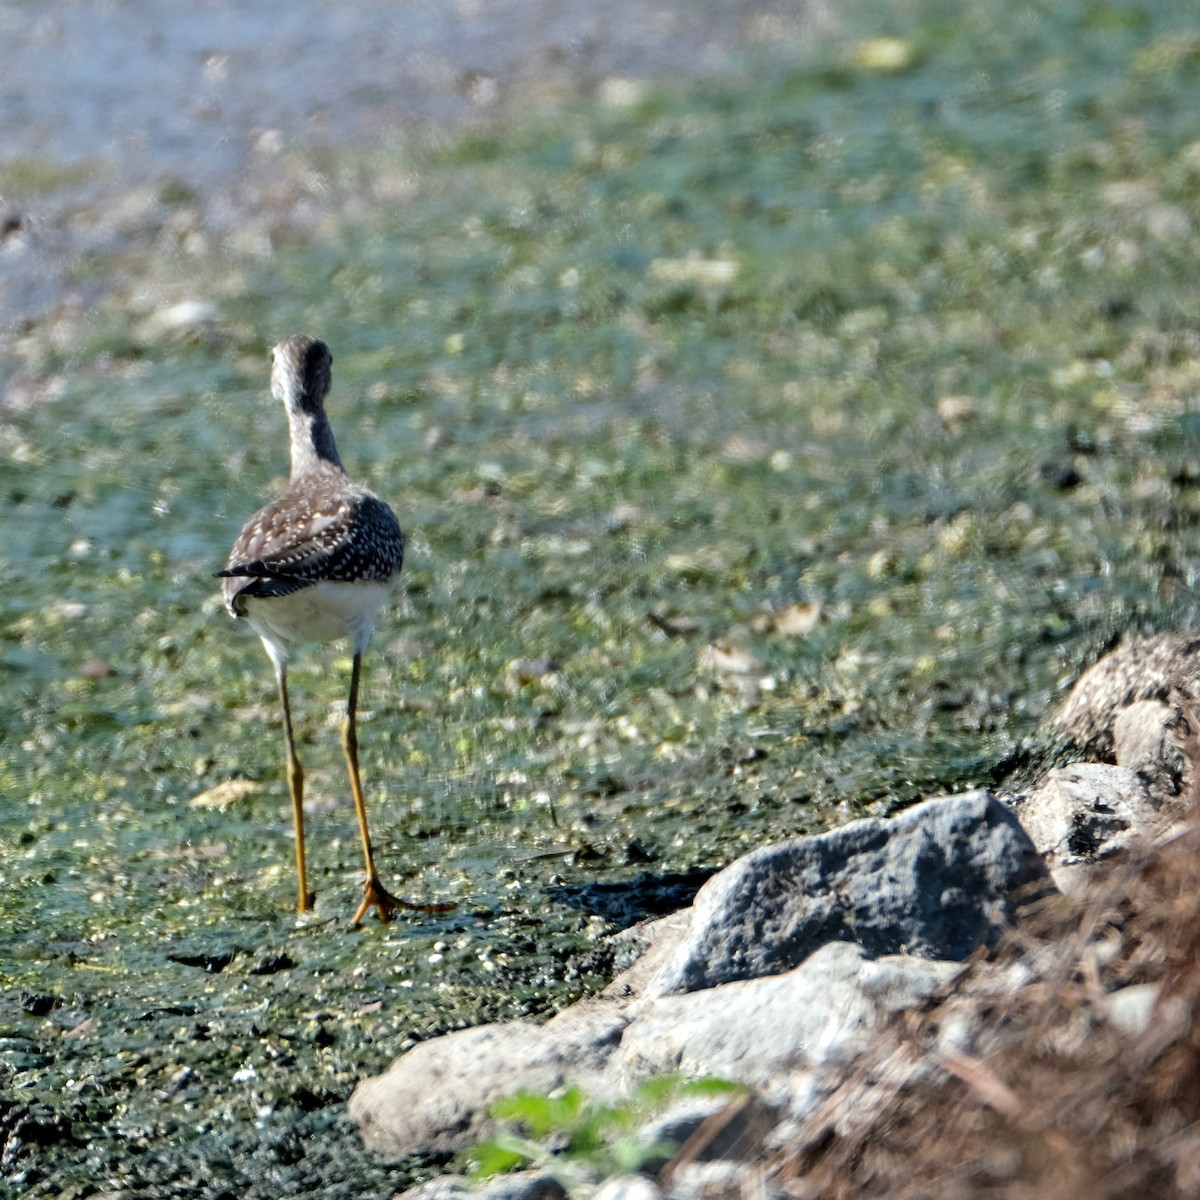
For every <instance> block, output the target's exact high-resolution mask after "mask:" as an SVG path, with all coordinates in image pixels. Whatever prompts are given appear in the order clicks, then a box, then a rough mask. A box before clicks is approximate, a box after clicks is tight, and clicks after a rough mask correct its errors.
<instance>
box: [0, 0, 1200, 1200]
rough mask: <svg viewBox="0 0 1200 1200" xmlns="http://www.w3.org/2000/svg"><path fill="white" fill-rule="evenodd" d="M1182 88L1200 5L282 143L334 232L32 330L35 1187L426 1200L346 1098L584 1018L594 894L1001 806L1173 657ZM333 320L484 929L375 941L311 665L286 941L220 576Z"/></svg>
mask: <svg viewBox="0 0 1200 1200" xmlns="http://www.w3.org/2000/svg"><path fill="white" fill-rule="evenodd" d="M1198 85H1200V38H1198V37H1197V34H1196V33H1195V32H1194V30H1192V29H1191V28H1190V27H1188V26H1187V25H1186V24H1185V22H1184V20H1183V17H1182V15H1180V13H1178V12H1177V11H1176V10H1175V8H1174V7H1173V6H1167V5H1149V4H1148V5H1142V6H1139V5H1133V4H1131V5H1110V6H1099V7H1098V6H1096V5H1094V4H1084V3H1078V4H1072V3H1067V4H1063V3H1059V2H1055V3H1045V4H1027V5H1022V6H1019V7H1018V8H1017V9H1011V8H1010V9H1006V10H1005V11H1003V12H1001V11H1000V9H999V8H998V7H997V6H994V5H991V4H982V3H981V4H979V5H970V4H968V5H963V4H953V5H946V6H941V5H937V4H916V5H911V6H907V7H904V8H902V9H891V10H889V12H888V14H887V15H886V17H884V16H882V15H880V14H879V13H877V12H872V11H859V12H858V13H857V14H856V15H853V16H846V17H845V18H844V28H843V29H842V30H841V31H840V32H839V33H838V34H837V35H836V36H831V37H830V38H829V39H828V41H827V42H825V43H822V44H821V45H820V46H818V47H815V48H813V49H812V50H811V51H810V52H809V53H808V54H807V55H806V56H805V58H804V60H803V61H802V62H800V63H798V64H797V65H795V66H793V67H791V68H785V67H780V66H772V67H770V68H769V69H767V68H764V69H763V70H761V71H759V72H757V73H754V74H753V75H748V76H747V77H745V78H741V79H734V80H724V81H721V82H719V83H713V82H710V83H707V84H705V85H704V86H699V85H697V86H692V87H687V88H678V89H673V90H669V91H655V90H652V89H645V88H634V87H627V88H618V89H613V90H612V94H610V95H608V97H607V102H605V103H600V102H597V103H596V104H595V105H588V106H586V107H580V108H576V109H573V110H571V111H570V112H567V113H562V114H559V115H557V116H554V117H545V118H543V119H539V120H538V121H536V123H518V124H515V125H511V126H510V125H502V126H495V127H493V128H490V129H488V130H485V131H481V132H479V131H477V132H475V133H472V134H466V135H463V136H460V137H456V138H446V139H441V140H440V141H439V142H438V143H437V144H433V143H430V142H425V143H422V144H420V146H419V147H418V146H417V145H416V144H415V143H414V144H413V145H411V146H408V147H400V148H398V147H395V146H393V147H390V148H388V149H386V150H380V149H376V150H371V151H367V150H363V151H361V152H357V151H354V152H352V151H346V152H342V153H338V154H334V153H333V152H327V153H324V154H318V153H316V152H313V153H311V154H308V155H307V156H305V157H304V158H303V159H300V158H296V157H288V156H287V155H284V156H282V157H281V159H280V164H279V170H280V173H281V176H286V177H287V178H289V179H291V180H293V181H294V180H297V179H305V180H309V181H310V182H311V184H312V186H313V188H314V194H315V193H316V192H319V193H320V195H321V196H322V204H323V205H324V211H325V212H327V213H328V214H329V215H328V216H326V217H325V218H323V219H322V220H321V221H320V222H315V223H314V224H313V225H312V226H311V227H310V228H308V229H307V230H306V231H305V232H303V233H298V232H293V233H292V234H290V235H289V234H287V232H286V231H275V233H274V234H273V235H271V236H266V235H264V236H263V237H262V238H257V239H251V240H250V242H243V241H239V240H237V239H221V238H204V237H198V238H196V239H191V240H189V239H183V240H182V241H181V242H180V243H178V244H172V245H171V246H170V248H169V251H168V250H167V249H164V248H163V247H159V249H158V251H156V252H155V253H153V254H144V255H142V256H140V257H136V256H135V257H125V258H123V259H122V261H121V262H120V263H119V264H117V265H118V266H119V275H120V276H121V277H124V278H127V279H129V280H131V281H132V282H131V283H130V285H129V287H128V288H127V289H125V288H118V289H117V290H116V291H115V292H111V293H109V294H107V295H106V296H105V298H104V299H103V300H102V301H101V302H99V303H97V304H96V305H95V306H94V307H92V308H90V309H89V310H87V311H86V312H79V311H73V310H64V311H62V312H59V313H57V314H55V315H53V316H50V317H48V318H46V319H45V320H42V321H39V322H37V323H35V324H33V325H31V326H29V327H27V328H26V329H24V330H22V331H21V332H20V333H19V335H15V336H14V337H13V345H12V350H11V357H10V362H9V364H8V366H7V367H6V374H7V377H8V379H9V381H10V386H9V391H8V393H7V395H6V403H5V407H4V409H3V413H2V421H0V454H2V462H0V489H2V491H0V494H2V495H3V497H4V504H5V522H4V540H3V545H2V546H0V557H2V558H3V563H4V577H5V588H4V591H3V595H2V597H0V619H2V621H3V629H2V637H0V671H2V673H3V674H2V677H3V680H4V694H5V698H6V704H5V706H4V709H3V717H2V719H3V733H4V741H3V751H2V757H0V822H2V824H0V1079H2V1080H3V1089H2V1091H0V1135H2V1136H0V1141H2V1143H3V1148H2V1151H0V1154H2V1157H0V1171H2V1173H3V1174H2V1176H0V1178H2V1179H3V1180H4V1181H5V1183H6V1185H7V1186H9V1187H10V1188H11V1189H12V1190H13V1191H14V1193H17V1194H21V1195H23V1196H56V1197H60V1196H64V1197H72V1196H86V1195H93V1194H107V1195H154V1196H181V1197H183V1196H187V1197H193V1196H194V1197H217V1196H239V1197H260V1196H262V1197H265V1196H272V1197H274V1196H279V1195H299V1194H303V1195H311V1196H327V1197H335V1196H338V1197H340V1196H345V1197H350V1196H354V1197H362V1196H375V1195H377V1196H387V1195H389V1194H390V1193H391V1191H392V1190H394V1189H396V1188H398V1187H399V1186H401V1185H402V1184H403V1183H404V1182H406V1181H408V1180H411V1179H412V1178H415V1177H416V1174H417V1173H418V1172H419V1171H420V1169H421V1166H422V1164H419V1163H414V1162H403V1163H386V1162H378V1161H373V1160H369V1159H367V1158H366V1157H365V1156H364V1155H363V1154H362V1152H361V1151H360V1149H359V1148H358V1143H357V1140H356V1137H355V1135H354V1132H353V1130H352V1129H350V1127H349V1126H348V1123H347V1122H346V1119H345V1116H344V1101H345V1098H346V1096H347V1095H348V1093H349V1091H350V1089H351V1087H352V1086H353V1083H354V1081H355V1080H356V1079H357V1078H359V1077H360V1076H362V1075H364V1074H366V1073H369V1072H372V1071H377V1070H379V1069H380V1068H381V1067H382V1066H383V1065H384V1064H385V1063H386V1062H387V1061H389V1060H390V1059H391V1058H392V1057H393V1056H394V1055H395V1054H396V1053H398V1052H399V1051H400V1050H402V1049H403V1048H404V1047H405V1046H406V1045H408V1044H411V1043H412V1042H414V1041H416V1040H419V1039H422V1038H426V1037H429V1036H431V1035H433V1034H436V1033H439V1032H442V1031H445V1030H447V1029H451V1028H455V1027H460V1026H463V1025H466V1024H471V1023H475V1022H479V1021H484V1020H493V1019H498V1018H503V1017H507V1016H517V1015H529V1014H540V1013H547V1012H551V1011H553V1010H555V1009H556V1008H558V1007H561V1006H562V1005H564V1004H566V1003H568V1002H569V1001H571V1000H573V999H574V998H576V997H577V996H578V995H580V994H581V993H582V992H584V991H585V990H587V989H588V988H589V987H592V986H595V985H597V984H598V983H599V982H600V980H601V979H602V978H603V975H604V972H605V970H606V969H607V963H606V959H605V955H604V951H603V945H602V938H603V935H604V934H605V932H606V931H607V930H608V929H609V928H611V925H610V923H609V922H608V921H607V920H606V919H605V915H604V914H601V913H596V912H594V911H590V910H589V908H588V907H587V905H586V904H581V903H580V901H579V897H578V894H577V891H576V890H574V889H579V888H581V887H583V886H585V885H587V884H589V883H594V882H600V883H606V884H618V883H622V882H629V881H634V880H638V879H643V880H644V878H645V877H646V876H661V875H667V874H671V873H682V872H688V871H691V870H692V869H693V868H710V867H715V866H718V865H720V864H722V863H724V862H727V861H729V860H730V859H732V858H733V857H735V856H736V855H738V854H740V853H742V852H743V851H745V850H746V849H748V848H750V847H752V846H755V845H758V844H761V843H762V842H764V841H767V840H770V839H778V838H781V837H786V836H788V835H791V834H797V833H804V832H808V831H812V830H815V829H820V828H824V827H827V826H829V825H830V824H833V823H837V822H841V821H844V820H847V819H850V818H852V817H855V816H859V815H863V814H882V813H889V812H893V811H896V810H897V809H899V808H901V807H903V806H904V805H907V804H909V803H910V802H912V801H913V800H914V799H916V798H917V797H919V796H922V795H927V794H932V793H934V792H937V791H941V790H946V789H956V788H962V787H966V786H970V785H975V784H980V783H984V784H986V783H989V782H990V781H991V780H993V779H994V778H996V777H998V776H999V775H1002V774H1003V773H1004V771H1005V770H1007V769H1008V767H1007V766H1006V764H1011V763H1013V762H1015V761H1017V760H1019V759H1020V758H1021V756H1022V755H1023V754H1025V753H1027V752H1028V751H1029V749H1030V747H1031V746H1033V745H1034V744H1035V740H1036V729H1037V725H1038V722H1039V720H1040V718H1041V717H1042V716H1043V715H1044V714H1045V713H1046V712H1047V710H1048V708H1049V706H1050V705H1051V704H1052V703H1053V701H1054V699H1055V697H1056V695H1057V692H1058V689H1059V687H1060V685H1061V683H1062V681H1064V680H1066V679H1069V678H1071V677H1072V676H1073V674H1074V673H1075V672H1076V671H1077V670H1078V669H1079V668H1080V667H1081V666H1082V665H1084V664H1086V663H1087V662H1089V661H1091V659H1092V658H1094V657H1095V656H1096V654H1097V653H1098V652H1099V650H1100V649H1101V648H1102V647H1103V646H1105V645H1107V644H1109V643H1110V642H1111V641H1112V640H1113V639H1114V638H1115V637H1117V636H1119V634H1120V633H1121V632H1123V631H1125V630H1129V629H1138V628H1169V627H1182V626H1186V625H1189V624H1190V623H1191V622H1192V621H1193V620H1194V616H1195V605H1194V600H1193V596H1192V590H1191V586H1192V582H1193V579H1194V574H1195V564H1196V562H1197V561H1198V552H1200V546H1198V544H1197V541H1198V539H1197V532H1196V530H1197V518H1198V516H1200V443H1198V442H1197V433H1198V430H1200V416H1198V412H1200V409H1198V404H1197V386H1198V382H1200V367H1198V366H1197V349H1198V345H1200V336H1198V333H1197V329H1198V316H1200V313H1198V311H1197V304H1196V288H1195V281H1196V279H1197V278H1198V277H1200V271H1198V267H1200V263H1198V262H1197V257H1198V256H1197V250H1196V246H1197V241H1196V238H1195V236H1194V232H1195V229H1196V226H1197V223H1198V222H1200V204H1198V202H1197V199H1196V197H1197V195H1198V194H1200V189H1198V185H1200V126H1198V125H1197V123H1196V119H1195V117H1196V107H1195V96H1196V94H1197V86H1198ZM157 202H158V203H159V204H161V205H163V206H166V207H167V208H168V209H169V208H170V207H171V206H172V205H174V206H178V207H179V208H180V209H183V208H185V207H186V205H187V203H188V198H187V195H186V194H184V193H182V192H180V193H175V192H166V193H164V194H163V195H161V196H160V197H159V199H158V201H157ZM112 265H113V264H110V263H85V264H81V265H80V268H79V269H80V270H93V269H94V270H99V271H107V270H108V269H109V268H110V267H111V266H112ZM183 302H189V303H190V305H191V306H190V307H186V308H182V309H181V308H178V307H172V306H176V305H179V304H180V303H183ZM298 331H306V332H310V333H312V334H314V335H318V336H320V337H322V338H324V339H325V340H326V341H327V342H328V343H329V344H330V345H331V347H332V349H333V353H334V359H335V361H334V390H333V393H332V395H331V398H330V402H329V409H330V414H331V418H332V421H333V424H334V428H335V430H336V432H337V434H338V438H339V445H340V448H341V450H342V453H343V457H344V458H345V459H346V462H347V465H348V466H349V467H350V468H351V469H352V471H353V472H354V473H355V475H356V476H357V477H359V478H361V479H362V480H363V481H364V482H366V483H367V484H369V485H370V486H371V487H373V488H374V489H375V490H377V491H378V492H379V493H380V494H382V495H383V496H385V497H387V498H388V499H389V501H390V502H391V503H392V505H393V507H394V508H395V509H396V510H397V513H398V514H399V516H400V518H401V523H402V524H403V525H404V527H405V528H406V530H407V531H408V533H409V536H410V552H409V562H408V564H407V565H406V568H405V575H404V579H403V586H402V588H401V589H400V592H399V594H398V598H397V603H396V605H395V607H394V609H393V611H392V612H391V613H390V614H389V615H388V616H387V617H386V619H385V620H384V621H383V622H382V625H381V628H380V629H379V631H378V632H377V634H376V639H375V642H374V644H373V647H372V651H371V653H370V655H369V657H368V660H367V671H366V677H365V680H364V692H363V697H362V703H363V711H362V713H361V724H360V746H361V756H362V761H363V772H364V778H365V782H366V787H367V800H368V804H369V806H370V812H371V819H372V828H373V832H374V834H375V842H376V849H377V856H378V860H379V864H380V867H381V870H382V872H383V874H384V877H385V880H386V881H387V882H388V884H389V886H392V887H393V889H394V890H397V891H399V892H402V893H403V894H405V895H406V896H408V897H409V898H411V899H415V900H421V901H429V902H433V903H441V902H451V903H453V904H454V905H455V907H454V909H453V910H452V911H449V912H446V913H441V914H438V915H427V914H419V913H414V914H411V915H408V916H406V917H405V918H404V919H401V920H397V921H396V922H395V923H393V924H391V925H389V926H386V927H384V926H380V925H378V924H375V923H368V924H366V925H365V926H364V927H363V928H362V929H359V930H357V931H352V930H351V929H350V928H349V927H348V922H349V917H350V914H351V913H352V912H353V911H354V908H355V906H356V904H357V900H358V893H359V888H360V879H359V870H360V858H359V848H358V844H357V841H356V836H355V831H354V824H353V814H352V811H351V808H350V801H349V796H348V791H347V788H346V785H345V781H344V772H343V767H342V763H341V756H340V752H339V750H338V746H337V722H338V720H339V718H340V713H341V706H342V705H343V704H344V700H345V683H346V676H347V667H348V664H347V662H346V661H345V659H344V658H342V657H339V654H340V652H339V651H337V650H329V649H324V650H318V649H315V648H314V649H313V650H312V651H310V652H308V653H307V654H306V655H303V656H302V657H300V658H299V659H298V661H297V662H296V665H295V667H294V669H293V672H292V693H293V703H294V706H295V715H296V720H297V725H298V729H299V731H300V739H301V753H302V756H303V758H304V761H305V765H306V768H307V771H308V783H309V800H310V811H309V817H308V839H309V853H310V864H309V870H310V881H311V883H312V884H313V886H314V887H315V889H316V891H317V893H318V901H317V908H316V912H315V914H313V915H312V916H311V917H306V918H303V919H298V918H297V917H296V916H295V915H294V914H293V913H292V912H291V911H290V908H291V906H292V904H293V902H294V880H293V877H292V865H291V862H292V860H291V846H290V838H291V829H290V817H289V812H288V803H287V789H286V784H285V782H284V780H283V776H282V762H281V745H280V737H279V733H278V714H277V711H276V702H275V696H274V687H273V681H272V679H271V675H270V670H269V667H268V663H267V660H266V658H265V656H264V655H263V653H262V650H261V648H260V647H259V646H258V644H257V642H256V641H255V640H254V639H253V637H252V636H250V635H249V634H247V633H245V632H244V631H243V630H241V629H239V628H236V627H234V626H233V625H232V624H231V623H230V622H229V621H228V619H227V618H226V617H225V615H224V613H223V612H222V610H221V606H220V603H219V599H218V597H217V591H216V588H215V587H214V583H215V581H214V580H213V578H212V573H213V572H214V571H215V570H217V569H219V567H220V566H221V564H222V563H223V561H224V556H225V554H226V552H227V549H228V545H229V542H230V540H231V538H232V537H233V535H234V534H235V533H236V531H237V529H238V527H239V525H240V523H241V521H242V520H243V519H244V518H245V516H247V515H248V514H249V513H250V512H252V511H253V510H254V509H255V508H256V507H257V506H258V505H259V504H260V503H261V502H262V501H263V500H264V499H265V498H266V497H267V496H269V495H270V494H272V492H273V491H274V490H275V489H276V488H277V487H278V485H279V482H280V480H281V477H282V475H283V474H284V473H285V471H286V446H285V441H284V437H285V428H284V422H283V416H282V413H281V412H280V411H279V410H278V408H277V405H276V404H275V402H274V401H272V400H271V399H270V397H269V396H268V394H267V388H266V377H267V370H268V362H267V357H266V354H267V349H268V347H269V346H270V345H271V343H272V342H274V341H275V340H277V339H278V338H279V337H281V336H283V335H286V334H288V333H292V332H298ZM415 1102H419V1098H416V1097H414V1103H415Z"/></svg>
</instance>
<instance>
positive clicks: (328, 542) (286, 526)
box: [219, 335, 407, 925]
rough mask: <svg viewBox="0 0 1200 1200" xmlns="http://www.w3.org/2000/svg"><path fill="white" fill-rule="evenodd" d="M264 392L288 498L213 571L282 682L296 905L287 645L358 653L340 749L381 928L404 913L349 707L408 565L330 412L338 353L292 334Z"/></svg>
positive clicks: (295, 777) (300, 787) (305, 899)
mask: <svg viewBox="0 0 1200 1200" xmlns="http://www.w3.org/2000/svg"><path fill="white" fill-rule="evenodd" d="M271 355H272V359H273V364H274V365H273V368H272V371H271V392H272V394H273V395H274V397H275V398H276V399H277V400H279V401H281V402H282V403H283V406H284V409H285V410H286V412H287V418H288V424H289V427H290V429H291V447H292V476H291V483H290V485H289V486H288V489H287V491H286V492H284V494H283V495H282V496H281V497H280V498H279V499H278V500H276V501H275V502H274V503H272V504H268V505H267V506H266V507H265V508H262V509H259V511H258V512H256V513H255V514H254V516H252V517H251V518H250V520H249V521H247V522H246V524H245V525H244V526H243V528H242V531H241V533H239V534H238V537H237V541H236V542H234V544H233V549H232V550H231V551H230V554H229V562H228V563H227V564H226V567H225V570H223V571H221V572H219V575H220V578H221V581H222V583H221V588H222V591H223V592H224V596H225V606H226V607H227V608H228V610H229V612H230V614H231V615H232V616H233V617H235V618H241V619H244V620H246V621H247V622H249V624H250V626H251V627H252V628H253V629H254V631H255V632H256V633H257V634H258V636H259V637H260V638H262V642H263V645H264V646H265V647H266V650H267V653H268V654H269V655H270V656H271V662H272V664H273V665H274V667H275V678H276V680H277V681H278V684H279V699H280V702H281V704H282V706H283V733H284V741H285V744H286V750H287V780H288V789H289V791H290V792H291V798H292V819H293V822H294V824H295V832H296V872H297V875H298V877H299V887H300V899H299V904H298V908H299V911H301V912H304V911H305V910H306V909H307V908H308V907H309V906H310V904H311V903H312V895H311V893H310V892H309V890H308V876H307V872H306V869H305V858H304V771H303V769H302V768H301V766H300V759H299V757H298V756H297V754H296V744H295V738H294V737H293V735H292V712H291V705H290V704H289V703H288V688H287V666H288V656H289V654H290V652H291V649H292V647H293V646H295V645H297V644H299V643H302V642H326V641H333V640H335V639H337V638H348V639H349V640H350V644H351V647H352V649H353V652H354V660H353V666H352V667H351V671H350V696H349V700H348V702H347V705H346V718H345V722H344V723H343V725H342V750H343V751H344V753H345V756H346V766H347V769H348V771H349V774H350V790H351V792H352V794H353V796H354V810H355V813H356V815H357V818H358V832H359V836H360V837H361V838H362V850H363V857H364V859H365V862H366V870H367V882H366V889H365V892H364V894H363V900H362V903H361V904H360V905H359V906H358V911H357V912H356V913H355V914H354V923H355V924H356V925H357V924H358V923H359V922H360V921H361V920H362V918H363V916H364V915H365V914H366V912H367V910H368V909H370V908H374V909H375V910H376V911H377V912H378V913H379V917H380V919H381V920H383V921H387V920H389V919H390V917H391V915H392V912H393V910H394V909H396V908H397V907H400V906H407V902H406V901H402V900H399V899H397V898H396V897H395V896H393V895H391V893H389V892H388V890H387V889H386V888H385V887H384V886H383V883H382V881H381V880H380V878H379V873H378V871H377V870H376V869H375V859H374V855H373V854H372V851H371V835H370V832H369V830H368V828H367V809H366V805H365V803H364V802H363V791H362V781H361V779H360V777H359V770H358V731H357V722H356V710H357V707H358V684H359V677H360V675H361V671H362V658H363V653H364V652H365V651H366V648H367V643H368V642H369V641H370V639H371V633H372V631H373V629H374V628H375V621H376V618H377V617H378V615H379V611H380V609H381V608H382V607H383V605H384V604H385V602H386V601H387V598H388V592H389V590H390V588H391V585H392V583H393V581H394V580H395V579H396V577H397V576H398V575H399V573H400V567H401V564H402V562H403V560H404V534H403V533H402V532H401V531H400V526H399V524H398V523H397V521H396V516H395V514H394V513H393V512H392V510H391V509H390V508H389V507H388V506H387V505H386V504H385V503H384V502H383V501H382V500H381V499H380V498H379V497H378V496H376V495H375V494H374V493H373V492H370V491H368V490H367V489H366V488H365V487H361V486H360V485H359V484H357V483H355V482H354V481H353V480H351V479H350V477H349V476H348V475H347V474H346V472H345V470H344V469H343V467H342V461H341V459H340V458H339V457H338V452H337V447H336V445H335V444H334V440H333V430H332V429H331V428H330V426H329V418H328V417H327V416H326V415H325V397H326V395H327V394H328V393H329V385H330V380H331V374H330V371H331V366H332V363H333V357H332V355H331V354H330V353H329V347H328V346H326V345H325V343H324V342H319V341H317V340H316V339H315V338H311V337H305V336H303V335H300V336H296V337H290V338H287V339H286V340H285V341H282V342H280V343H279V345H277V346H276V347H275V349H274V350H273V351H272V352H271Z"/></svg>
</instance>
